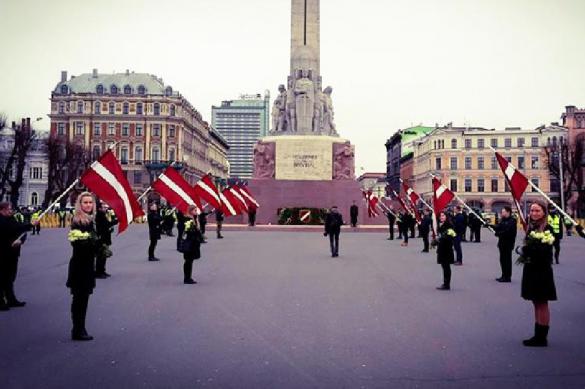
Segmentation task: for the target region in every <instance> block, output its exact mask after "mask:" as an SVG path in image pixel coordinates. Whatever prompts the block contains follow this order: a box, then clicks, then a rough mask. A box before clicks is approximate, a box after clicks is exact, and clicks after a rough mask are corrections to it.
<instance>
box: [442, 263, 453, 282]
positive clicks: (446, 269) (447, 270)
mask: <svg viewBox="0 0 585 389" xmlns="http://www.w3.org/2000/svg"><path fill="white" fill-rule="evenodd" d="M441 267H442V268H443V285H444V286H446V287H448V288H450V287H451V265H450V264H448V263H442V264H441Z"/></svg>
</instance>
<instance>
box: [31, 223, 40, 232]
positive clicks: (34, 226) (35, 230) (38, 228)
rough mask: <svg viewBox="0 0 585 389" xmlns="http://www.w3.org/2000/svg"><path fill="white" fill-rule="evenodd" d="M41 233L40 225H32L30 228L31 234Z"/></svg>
mask: <svg viewBox="0 0 585 389" xmlns="http://www.w3.org/2000/svg"><path fill="white" fill-rule="evenodd" d="M40 233H41V223H38V224H33V228H32V234H33V235H34V234H37V235H39V234H40Z"/></svg>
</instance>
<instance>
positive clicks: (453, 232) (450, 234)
mask: <svg viewBox="0 0 585 389" xmlns="http://www.w3.org/2000/svg"><path fill="white" fill-rule="evenodd" d="M447 236H450V237H452V238H454V237H456V236H457V233H456V232H455V230H453V229H452V228H449V229H448V230H447Z"/></svg>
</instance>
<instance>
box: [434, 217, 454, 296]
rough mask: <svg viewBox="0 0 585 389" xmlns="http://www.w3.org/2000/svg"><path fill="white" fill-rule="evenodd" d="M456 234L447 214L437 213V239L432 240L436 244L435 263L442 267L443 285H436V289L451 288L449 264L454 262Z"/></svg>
mask: <svg viewBox="0 0 585 389" xmlns="http://www.w3.org/2000/svg"><path fill="white" fill-rule="evenodd" d="M456 235H457V234H456V233H455V230H454V229H453V225H452V224H451V222H450V221H449V219H448V217H447V214H446V213H445V212H441V213H440V214H439V227H438V229H437V240H436V241H435V242H434V244H435V245H436V246H437V263H438V264H439V265H441V267H442V268H443V285H441V286H439V287H437V289H438V290H450V289H451V265H452V264H453V263H455V256H454V254H453V241H454V239H455V236H456Z"/></svg>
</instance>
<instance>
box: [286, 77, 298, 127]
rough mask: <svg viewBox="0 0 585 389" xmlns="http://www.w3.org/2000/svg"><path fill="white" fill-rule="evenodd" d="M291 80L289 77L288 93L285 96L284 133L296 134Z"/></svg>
mask: <svg viewBox="0 0 585 389" xmlns="http://www.w3.org/2000/svg"><path fill="white" fill-rule="evenodd" d="M293 85H294V84H293V80H292V78H291V77H289V78H288V92H287V94H286V121H287V124H286V131H288V132H296V131H297V117H296V115H297V113H296V105H295V104H296V103H295V94H294V93H293Z"/></svg>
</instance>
